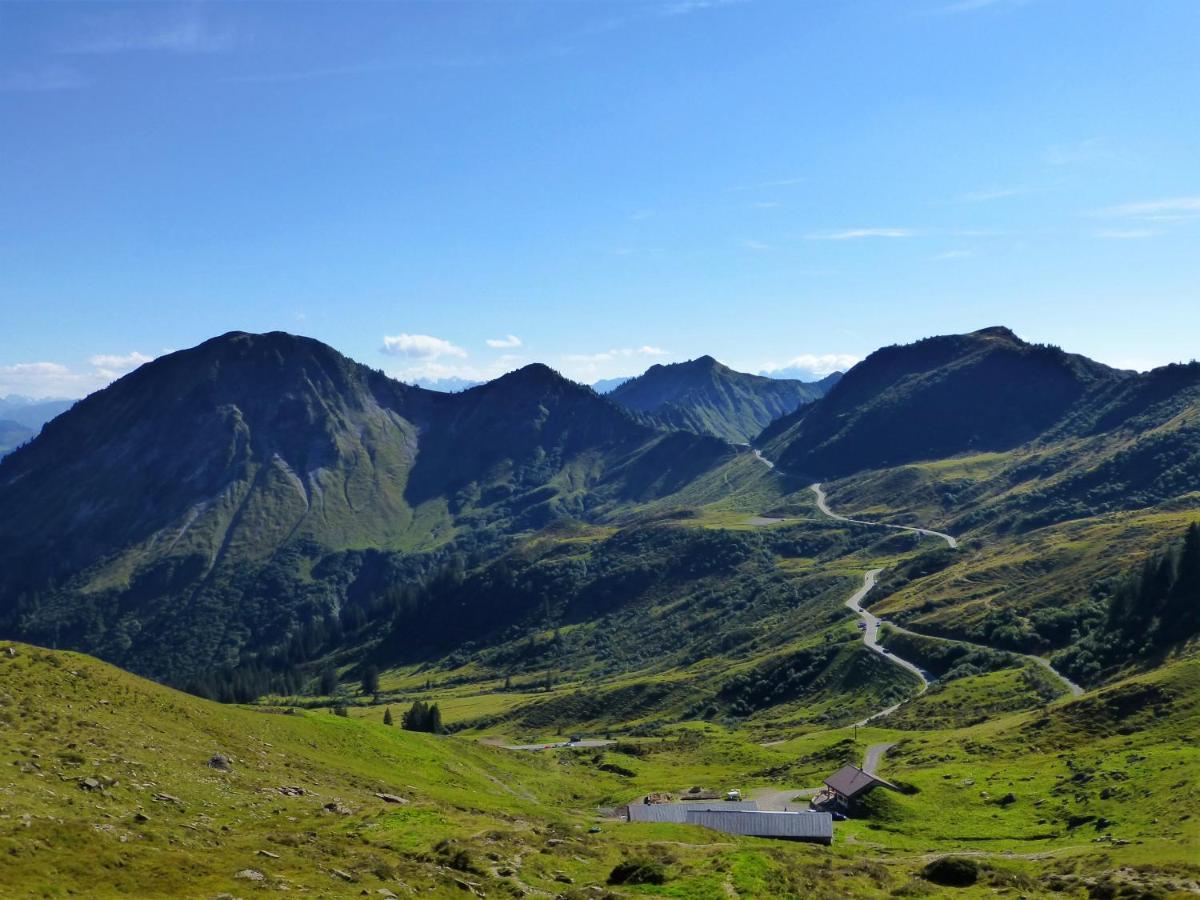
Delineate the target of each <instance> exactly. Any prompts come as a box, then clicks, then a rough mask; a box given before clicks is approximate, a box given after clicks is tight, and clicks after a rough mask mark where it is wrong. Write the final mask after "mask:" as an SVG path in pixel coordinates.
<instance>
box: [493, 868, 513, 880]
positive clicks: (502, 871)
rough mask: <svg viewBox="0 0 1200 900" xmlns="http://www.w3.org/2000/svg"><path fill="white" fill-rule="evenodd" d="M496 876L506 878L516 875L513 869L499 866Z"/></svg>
mask: <svg viewBox="0 0 1200 900" xmlns="http://www.w3.org/2000/svg"><path fill="white" fill-rule="evenodd" d="M496 874H497V875H499V876H500V877H501V878H508V877H510V876H512V875H516V874H517V873H516V872H515V871H514V870H513V869H511V868H509V867H508V866H501V867H500V868H499V869H497V870H496Z"/></svg>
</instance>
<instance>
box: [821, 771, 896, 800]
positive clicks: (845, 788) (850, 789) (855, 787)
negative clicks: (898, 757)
mask: <svg viewBox="0 0 1200 900" xmlns="http://www.w3.org/2000/svg"><path fill="white" fill-rule="evenodd" d="M825 783H826V784H827V785H829V787H831V788H832V789H833V790H835V791H837V792H838V793H839V794H841V795H842V796H843V797H855V796H857V795H858V794H861V793H864V792H865V791H869V790H871V788H873V787H877V786H879V785H883V786H884V787H890V788H891V789H892V790H896V786H895V785H894V784H892V783H891V782H890V781H886V780H884V779H882V778H880V777H879V776H878V775H872V774H871V773H870V772H864V771H863V770H862V769H860V768H859V767H858V766H842V767H841V768H840V769H838V770H837V771H836V772H834V773H833V774H832V775H830V776H829V777H828V778H826V779H825Z"/></svg>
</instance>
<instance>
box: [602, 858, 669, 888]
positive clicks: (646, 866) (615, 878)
mask: <svg viewBox="0 0 1200 900" xmlns="http://www.w3.org/2000/svg"><path fill="white" fill-rule="evenodd" d="M608 883H609V884H666V883H667V870H666V867H665V866H664V865H663V864H662V863H660V862H658V861H657V860H654V859H646V858H644V857H637V858H634V859H627V860H625V861H624V862H620V863H617V865H616V866H614V867H613V870H612V872H610V873H609V876H608Z"/></svg>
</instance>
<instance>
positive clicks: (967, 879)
mask: <svg viewBox="0 0 1200 900" xmlns="http://www.w3.org/2000/svg"><path fill="white" fill-rule="evenodd" d="M921 877H922V878H924V879H925V880H926V881H932V882H933V883H934V884H940V885H942V886H943V887H970V886H971V885H973V884H974V883H975V882H976V881H977V880H978V879H979V864H978V863H977V862H975V860H973V859H968V858H967V857H965V856H942V857H939V858H937V859H935V860H933V862H931V863H929V864H928V865H927V866H925V868H924V869H922V870H921Z"/></svg>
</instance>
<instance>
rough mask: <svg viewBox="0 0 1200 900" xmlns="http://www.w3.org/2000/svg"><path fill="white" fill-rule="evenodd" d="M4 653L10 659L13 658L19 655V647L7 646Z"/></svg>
mask: <svg viewBox="0 0 1200 900" xmlns="http://www.w3.org/2000/svg"><path fill="white" fill-rule="evenodd" d="M4 655H5V656H7V657H8V658H9V659H12V658H13V657H14V656H16V655H17V648H16V647H5V648H4Z"/></svg>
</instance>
